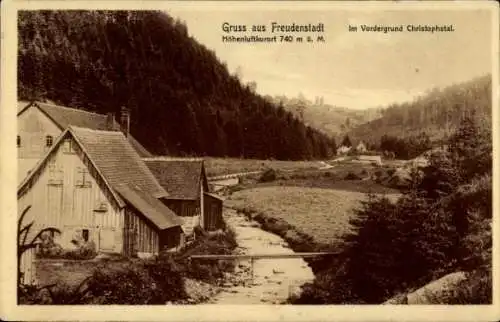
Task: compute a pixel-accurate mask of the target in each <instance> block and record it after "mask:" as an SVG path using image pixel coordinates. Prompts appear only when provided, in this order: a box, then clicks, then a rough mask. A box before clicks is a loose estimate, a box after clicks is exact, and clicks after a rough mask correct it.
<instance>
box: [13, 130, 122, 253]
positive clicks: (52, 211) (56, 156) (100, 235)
mask: <svg viewBox="0 0 500 322" xmlns="http://www.w3.org/2000/svg"><path fill="white" fill-rule="evenodd" d="M71 140H72V139H71ZM72 143H73V144H76V143H75V142H72ZM68 147H69V145H67V144H65V142H62V144H61V145H60V146H59V147H58V148H57V149H56V151H54V153H53V154H52V155H51V156H50V159H49V160H48V163H47V164H46V165H45V166H44V167H43V169H41V172H40V175H39V176H36V177H35V178H34V179H33V182H32V186H31V188H29V190H28V191H27V192H26V193H25V194H24V195H22V196H21V197H20V198H19V200H18V206H19V209H20V212H21V211H22V210H23V209H24V208H25V207H26V206H28V205H31V206H32V207H31V210H30V213H29V215H28V216H27V217H29V218H26V219H25V221H24V222H25V223H29V222H30V221H31V220H35V226H36V228H37V229H34V230H38V229H40V228H42V227H56V228H58V229H60V230H61V231H62V235H61V236H60V237H59V238H58V242H59V243H60V244H61V246H62V247H63V248H72V247H73V245H72V243H71V240H72V239H74V238H75V237H81V234H82V229H88V230H89V239H90V240H92V241H94V242H95V244H96V247H97V249H98V250H101V251H109V252H121V251H122V245H123V238H122V235H123V227H124V220H123V210H122V209H119V208H118V206H117V205H116V204H115V203H114V202H113V200H110V198H108V197H107V195H109V194H106V193H104V192H103V190H102V187H101V186H99V185H98V183H97V181H96V180H95V178H93V177H92V175H91V174H90V173H89V172H90V171H89V169H88V167H87V166H86V165H85V164H84V162H83V157H82V156H80V155H79V154H77V153H75V152H74V151H73V150H71V151H72V152H69V151H70V149H69V148H68ZM82 170H84V171H85V172H86V173H85V178H83V174H82ZM83 181H85V182H84V183H85V184H84V185H82V182H83ZM101 205H103V207H101ZM100 208H102V209H104V208H107V210H106V211H98V210H99V209H100ZM96 210H97V211H96ZM34 233H35V232H34Z"/></svg>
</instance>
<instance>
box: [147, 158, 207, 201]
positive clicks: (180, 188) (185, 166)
mask: <svg viewBox="0 0 500 322" xmlns="http://www.w3.org/2000/svg"><path fill="white" fill-rule="evenodd" d="M143 160H144V162H145V163H146V165H147V166H148V167H149V169H150V170H151V172H152V173H153V174H154V176H155V177H156V179H157V180H158V182H160V184H161V185H162V187H163V188H165V190H166V191H167V192H168V197H167V199H182V200H196V199H198V198H199V197H200V179H201V178H202V174H204V171H203V160H201V159H168V158H164V159H161V158H143ZM203 180H205V178H203Z"/></svg>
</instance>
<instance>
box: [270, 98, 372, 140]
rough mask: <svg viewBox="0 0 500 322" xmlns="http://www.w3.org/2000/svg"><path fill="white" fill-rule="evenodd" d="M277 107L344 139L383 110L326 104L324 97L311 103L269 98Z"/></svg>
mask: <svg viewBox="0 0 500 322" xmlns="http://www.w3.org/2000/svg"><path fill="white" fill-rule="evenodd" d="M267 98H268V99H269V100H270V101H272V102H274V103H275V104H276V105H283V107H284V108H285V110H287V111H290V112H292V113H293V114H294V115H295V116H296V117H298V118H299V119H300V120H303V121H304V123H305V124H307V125H310V126H312V127H314V128H316V129H318V130H321V131H322V132H324V133H326V134H327V135H331V136H333V137H336V138H337V139H338V138H340V137H342V135H343V134H345V133H346V132H348V131H350V130H351V129H353V128H355V127H356V126H358V125H361V124H363V123H367V122H369V121H372V120H374V119H376V118H379V117H380V116H381V109H378V108H377V109H365V110H355V109H350V108H346V107H339V106H333V105H330V104H327V103H324V100H323V98H322V97H317V98H316V99H315V101H314V102H313V101H311V100H309V99H307V98H305V97H303V96H302V95H300V94H299V95H298V96H297V97H287V96H275V97H271V96H268V97H267Z"/></svg>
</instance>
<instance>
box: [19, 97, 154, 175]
mask: <svg viewBox="0 0 500 322" xmlns="http://www.w3.org/2000/svg"><path fill="white" fill-rule="evenodd" d="M119 114H120V115H119V117H118V120H119V121H117V120H116V119H115V116H114V115H113V114H112V113H109V114H107V115H104V114H97V113H91V112H87V111H83V110H79V109H74V108H69V107H63V106H58V105H53V104H48V103H41V102H31V103H29V102H23V101H20V102H18V113H17V122H18V133H17V151H18V180H19V182H20V181H21V180H22V179H24V178H25V177H26V175H27V173H28V172H29V171H30V170H31V169H32V168H33V167H34V166H35V164H36V163H37V162H38V161H39V160H40V158H42V156H44V155H45V153H46V152H47V151H48V150H49V149H50V148H51V147H52V145H53V144H54V142H55V141H56V140H57V138H58V137H59V135H61V133H62V132H63V131H64V130H65V129H66V128H67V127H68V126H70V125H73V126H77V127H82V128H89V129H93V130H112V131H120V130H121V131H123V133H124V134H125V135H126V137H127V140H128V141H129V143H130V144H131V145H132V147H133V148H134V149H135V150H136V152H137V153H138V154H139V155H140V156H141V157H148V156H151V153H149V152H148V151H147V150H146V149H145V148H144V147H143V146H142V145H141V144H140V143H139V142H138V141H137V140H136V139H134V137H132V135H130V133H129V132H130V113H129V112H128V111H127V110H126V109H122V111H121V113H119Z"/></svg>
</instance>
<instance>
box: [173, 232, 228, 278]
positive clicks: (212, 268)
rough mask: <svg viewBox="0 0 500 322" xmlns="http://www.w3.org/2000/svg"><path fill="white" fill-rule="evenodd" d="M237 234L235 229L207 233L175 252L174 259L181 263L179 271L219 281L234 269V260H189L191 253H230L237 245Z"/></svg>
mask: <svg viewBox="0 0 500 322" xmlns="http://www.w3.org/2000/svg"><path fill="white" fill-rule="evenodd" d="M237 246H238V245H237V243H236V235H235V233H234V231H233V230H231V229H226V230H225V231H220V232H216V233H214V232H212V233H207V234H206V235H205V236H204V237H202V238H198V239H196V240H195V241H194V242H193V243H191V244H189V245H188V246H187V247H186V248H184V249H183V250H182V251H181V252H180V253H177V254H173V255H172V256H173V257H172V258H173V260H174V261H175V262H176V263H177V264H178V265H179V271H181V272H182V274H183V275H184V276H186V277H190V278H193V279H197V280H201V281H204V282H208V283H217V282H219V281H220V280H221V279H222V278H223V277H224V273H225V272H232V271H234V262H233V261H232V260H230V261H224V260H200V259H196V260H189V259H188V258H189V256H191V255H204V254H213V255H229V254H231V253H232V252H233V250H234V249H235V248H236V247H237Z"/></svg>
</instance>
